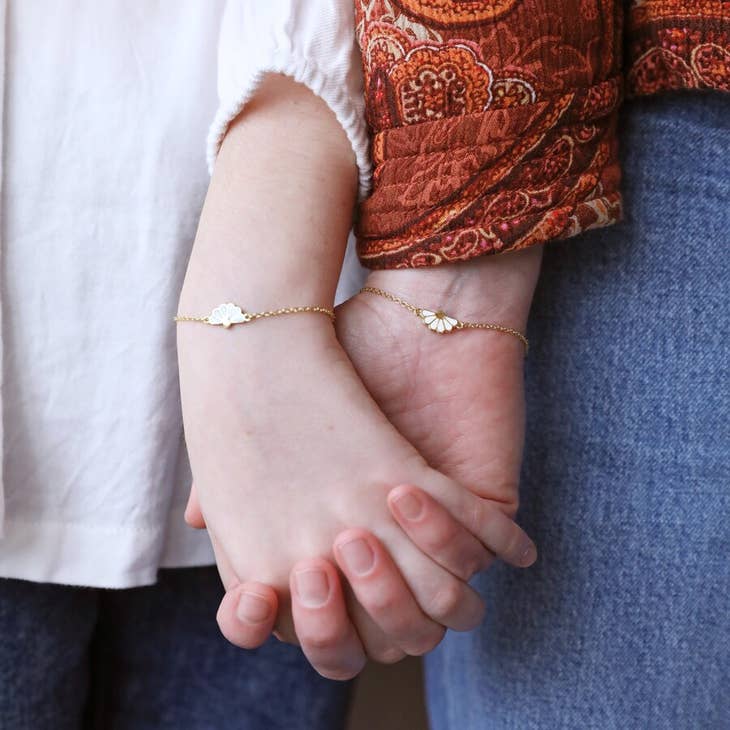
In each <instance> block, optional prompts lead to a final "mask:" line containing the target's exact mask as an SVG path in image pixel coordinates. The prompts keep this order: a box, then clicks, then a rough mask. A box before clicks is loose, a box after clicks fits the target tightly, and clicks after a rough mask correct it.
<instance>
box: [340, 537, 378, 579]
mask: <svg viewBox="0 0 730 730" xmlns="http://www.w3.org/2000/svg"><path fill="white" fill-rule="evenodd" d="M338 549H339V551H340V555H342V558H343V560H344V561H345V562H346V563H347V565H348V567H349V568H350V570H351V571H352V572H353V573H355V574H356V575H365V574H366V573H368V572H369V571H370V569H371V568H372V567H373V563H375V553H374V552H373V550H372V548H371V547H370V545H368V544H367V543H366V542H365V540H363V539H361V538H359V537H358V538H356V539H355V540H350V541H349V542H345V543H342V544H341V545H339V546H338Z"/></svg>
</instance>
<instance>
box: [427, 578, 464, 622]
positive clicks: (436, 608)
mask: <svg viewBox="0 0 730 730" xmlns="http://www.w3.org/2000/svg"><path fill="white" fill-rule="evenodd" d="M461 600H462V589H461V586H460V584H459V583H458V582H456V581H449V582H448V583H446V585H444V586H443V587H442V588H440V589H439V590H438V591H436V593H435V594H434V595H433V597H432V598H431V600H430V601H429V605H428V609H429V610H428V611H427V613H428V615H429V616H430V617H431V618H432V619H434V620H435V621H438V622H440V623H443V622H444V620H446V619H448V618H449V617H450V616H452V615H453V614H454V612H455V611H456V610H457V609H458V607H459V604H460V603H461Z"/></svg>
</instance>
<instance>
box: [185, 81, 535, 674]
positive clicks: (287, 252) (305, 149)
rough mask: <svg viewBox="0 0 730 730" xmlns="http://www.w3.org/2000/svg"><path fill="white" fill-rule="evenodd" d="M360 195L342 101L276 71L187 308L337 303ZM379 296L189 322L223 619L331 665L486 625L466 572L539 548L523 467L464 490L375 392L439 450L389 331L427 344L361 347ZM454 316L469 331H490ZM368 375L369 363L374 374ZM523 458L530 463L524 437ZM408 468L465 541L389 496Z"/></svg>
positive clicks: (197, 453)
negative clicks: (270, 314) (244, 319)
mask: <svg viewBox="0 0 730 730" xmlns="http://www.w3.org/2000/svg"><path fill="white" fill-rule="evenodd" d="M272 138H273V139H276V140H277V144H276V145H272V144H271V139H272ZM354 194H355V169H354V164H353V160H352V153H351V150H350V148H349V143H348V142H347V140H346V139H345V138H344V134H343V133H342V130H341V128H340V127H339V125H338V124H337V122H336V120H335V119H334V117H333V116H332V115H331V113H330V112H329V110H328V109H327V108H326V107H325V106H324V104H323V102H321V101H320V100H319V99H317V98H316V97H314V96H313V95H312V94H311V93H310V92H309V91H307V90H306V89H304V88H303V87H299V86H298V85H297V84H295V83H294V82H292V81H290V80H289V79H285V78H282V77H277V76H271V77H270V78H269V80H268V81H267V82H266V83H265V84H264V85H263V87H262V89H261V91H260V93H259V95H258V97H257V101H256V102H254V104H253V105H251V106H250V107H249V108H248V110H247V112H246V115H245V116H243V117H241V118H239V119H238V120H237V121H236V122H235V123H234V124H233V125H232V126H231V128H230V130H229V132H228V134H227V135H226V138H225V140H224V143H223V146H222V148H221V151H220V154H219V157H218V161H217V164H216V171H215V173H214V176H213V179H212V181H211V187H210V190H209V193H208V197H207V199H206V203H205V206H204V210H203V214H202V217H201V221H200V226H199V230H198V234H197V237H196V242H195V246H194V248H193V253H192V255H191V259H190V263H189V267H188V272H187V275H186V279H185V284H184V286H183V290H182V293H181V297H180V305H179V311H180V312H186V313H192V312H200V313H205V312H209V311H210V309H211V308H212V306H214V305H215V304H218V303H219V302H220V301H221V300H222V299H229V300H233V301H236V302H237V303H240V304H242V305H243V306H244V307H245V306H246V305H247V304H249V306H250V307H251V308H252V309H254V308H255V309H256V310H263V309H270V308H276V307H278V306H281V305H282V304H283V303H285V304H291V305H294V304H314V303H316V304H322V305H325V306H326V305H327V304H328V303H330V302H331V301H332V298H333V296H334V288H335V285H336V281H337V277H338V274H339V269H340V266H341V260H342V253H343V249H344V241H345V239H346V234H347V231H348V229H349V225H350V218H349V211H350V210H351V209H352V205H353V202H354ZM242 220H245V221H246V225H245V226H242V225H241V221H242ZM272 220H274V221H276V225H274V226H272V225H271V221H272ZM262 241H265V245H262ZM302 262H306V267H303V266H302ZM307 272H311V273H309V274H307ZM457 289H458V287H457ZM282 292H286V301H285V302H283V301H282ZM382 304H388V307H392V306H393V305H391V304H390V303H386V302H383V303H382ZM377 306H380V305H379V304H375V303H374V302H366V301H365V300H364V298H362V299H359V300H357V301H353V302H351V305H349V310H348V309H343V310H342V311H341V313H342V317H341V318H340V319H341V320H342V322H343V324H342V325H341V326H340V329H339V330H338V333H337V335H339V337H340V340H338V339H337V337H336V333H335V331H334V329H333V328H332V325H331V324H330V323H329V321H328V320H327V319H326V318H325V317H323V316H321V315H292V316H286V317H281V318H273V319H269V320H265V321H260V322H255V323H253V324H250V325H245V326H242V327H234V328H232V329H231V330H224V329H223V328H214V327H209V326H204V325H199V324H192V323H186V324H185V325H182V326H180V327H179V328H178V355H179V368H180V386H181V396H182V406H183V417H184V422H185V435H186V442H187V447H188V452H189V455H190V460H191V465H192V468H193V474H194V478H195V484H196V495H195V500H194V503H193V505H192V507H191V511H190V514H191V515H192V518H191V521H196V519H197V521H198V522H200V523H205V524H206V525H207V528H208V531H209V533H210V536H211V540H212V543H213V546H214V550H215V553H216V559H217V563H218V567H219V571H220V573H221V577H222V579H223V583H224V585H225V587H226V589H227V590H228V594H227V595H226V598H225V599H224V601H223V603H222V605H221V608H220V611H219V614H218V622H219V625H220V627H221V630H222V631H223V633H224V635H226V636H227V637H228V638H229V639H230V640H231V641H233V642H234V643H236V644H238V645H240V646H255V645H257V644H258V643H261V642H262V641H263V640H264V639H265V638H266V637H267V636H268V635H269V633H270V631H271V630H272V628H275V629H276V631H277V632H278V635H280V636H281V637H282V638H285V639H287V640H290V641H297V640H298V641H299V642H300V643H301V645H302V648H303V649H304V651H305V653H306V654H307V656H308V657H309V658H310V661H312V663H313V664H314V665H315V667H316V668H317V669H318V670H319V671H320V672H322V673H323V674H325V676H330V677H333V678H343V679H344V678H348V677H351V676H354V674H356V673H357V672H358V671H359V669H360V668H361V667H362V664H363V662H364V661H365V657H366V656H370V657H372V658H375V659H377V660H380V661H386V662H387V661H395V660H397V659H398V658H400V657H401V656H403V654H404V653H409V654H421V653H424V652H425V651H428V650H430V649H431V648H433V646H435V645H436V644H437V643H438V642H439V641H440V639H441V637H442V635H443V632H444V629H445V627H450V628H453V629H456V630H468V629H470V628H473V627H474V626H475V625H477V624H478V622H479V621H480V619H481V616H482V612H483V605H482V602H481V600H480V599H479V597H478V596H477V595H476V594H475V593H474V592H473V591H472V589H471V588H470V587H469V586H468V585H467V584H466V582H465V578H466V577H468V575H467V574H468V573H470V572H471V571H473V570H476V569H479V568H482V567H484V566H485V565H486V564H487V563H488V561H489V557H490V555H489V553H490V552H491V553H498V554H500V556H501V557H503V558H505V559H506V560H508V561H510V562H512V563H514V564H517V565H527V564H530V563H531V562H533V561H534V557H535V550H534V546H533V545H532V543H531V542H530V541H529V538H527V536H526V535H525V534H524V533H523V532H522V531H521V530H520V529H519V528H518V527H517V526H516V525H515V523H514V522H513V521H512V520H511V519H510V517H511V516H512V515H513V513H514V506H515V502H514V499H513V498H512V496H511V493H510V492H509V490H510V489H512V488H513V487H514V485H515V484H516V481H515V480H512V481H510V482H509V484H507V482H504V481H501V482H500V483H499V487H497V488H495V489H496V491H494V492H493V493H492V492H490V496H488V497H486V498H485V496H484V494H481V493H480V492H479V488H476V487H474V486H473V485H471V488H470V489H467V488H465V487H464V486H462V485H461V484H459V483H458V482H457V481H455V480H453V479H450V478H449V477H447V476H445V475H444V474H443V473H441V472H439V471H437V470H436V469H434V468H433V466H432V465H429V463H427V460H426V459H424V457H423V456H422V455H421V454H420V453H419V451H418V450H417V449H416V448H414V446H413V445H412V444H411V443H409V441H408V437H404V433H403V432H402V431H399V428H400V427H398V428H396V426H395V425H394V424H393V423H392V422H391V421H389V420H388V418H386V415H384V413H383V411H382V410H381V409H380V408H379V407H378V404H377V403H376V401H375V400H374V399H373V396H375V397H376V399H377V398H380V399H381V400H382V401H383V402H385V403H390V405H391V406H392V407H390V413H389V417H390V418H391V419H396V420H398V419H400V422H401V424H402V425H403V426H404V427H405V428H406V429H408V428H410V429H411V431H412V433H413V434H414V435H415V436H416V437H420V438H421V440H422V441H423V445H424V447H425V448H427V449H435V448H436V446H437V442H433V443H432V442H430V441H428V442H427V441H426V440H425V439H424V438H423V432H422V431H419V429H423V427H424V421H423V420H421V419H419V418H414V417H413V414H414V413H419V412H420V413H424V414H426V416H427V418H428V419H432V418H433V415H434V414H433V413H429V409H426V408H424V406H423V402H422V401H421V400H418V399H415V400H413V399H412V398H411V396H410V395H409V394H408V393H405V392H404V391H403V387H402V384H399V383H398V382H397V381H396V380H394V379H390V380H389V379H388V378H386V377H385V374H386V373H387V372H389V371H390V372H392V370H393V368H392V359H391V360H390V361H389V362H386V352H385V350H384V349H383V348H385V347H388V348H390V357H391V358H392V357H393V355H394V354H395V355H396V357H399V358H402V357H403V353H405V352H406V350H408V351H412V352H414V353H416V355H417V356H418V357H421V354H420V350H419V349H418V348H413V347H411V345H409V344H407V343H405V339H404V347H405V349H404V350H403V352H400V351H398V350H395V349H393V343H394V340H393V339H392V338H393V337H394V336H395V337H397V338H400V337H401V336H403V337H404V338H405V337H406V335H404V334H402V333H398V332H390V333H388V332H387V329H382V328H380V329H382V332H383V333H385V334H386V335H387V336H386V337H384V338H383V339H382V340H381V344H378V342H375V343H374V347H372V348H370V349H368V348H367V347H360V346H359V345H358V342H361V343H364V342H365V340H363V338H362V336H363V333H364V332H365V333H366V332H370V331H372V322H373V318H374V317H378V316H380V315H378V314H377V310H376V309H374V307H377ZM394 314H395V312H393V310H392V309H391V310H390V312H389V315H388V316H391V315H394ZM402 314H404V313H401V312H398V315H400V316H402ZM393 321H398V320H397V319H395V320H393ZM348 322H349V323H350V324H348ZM343 327H344V329H343ZM424 334H425V335H427V336H430V337H435V336H434V335H431V334H430V333H427V332H425V331H420V332H419V335H424ZM460 334H463V335H464V340H465V341H466V336H467V335H472V334H477V333H460ZM480 334H481V333H480ZM340 342H343V343H345V345H346V346H347V347H348V348H349V351H350V358H348V356H347V355H346V354H345V351H344V350H343V348H342V345H341V344H340ZM505 344H506V343H505ZM510 344H511V347H512V352H514V351H515V350H516V348H515V343H510ZM517 344H519V343H517ZM500 357H502V355H500ZM505 357H506V356H505ZM512 357H513V358H514V355H513V356H512ZM351 358H352V359H351ZM358 362H359V363H360V364H359V366H358ZM368 362H372V363H373V365H374V366H375V367H374V369H373V370H370V369H369V367H370V366H369V365H368ZM424 362H425V360H424ZM353 363H354V364H353ZM368 373H370V374H371V375H370V376H368ZM361 378H365V379H368V378H369V380H370V383H369V384H367V387H366V384H364V383H363V380H361ZM424 382H426V381H425V380H424ZM510 382H511V381H510ZM369 389H370V392H368V391H369ZM373 391H375V392H373ZM371 394H372V395H371ZM445 397H446V395H445V396H444V398H445ZM445 402H446V401H445ZM445 413H448V411H445ZM500 418H505V416H500ZM506 418H508V420H509V417H506ZM517 420H518V421H519V419H517ZM519 423H520V424H521V421H519ZM520 428H521V426H520ZM518 430H519V429H518ZM464 443H465V444H468V443H470V442H468V441H465V442H464ZM419 448H420V447H419ZM513 451H515V450H514V449H513ZM449 453H451V452H450V451H449ZM450 458H451V457H450ZM453 458H455V459H456V461H459V459H460V457H458V453H457V454H456V455H455V456H454V457H453ZM510 459H511V460H512V461H514V460H515V459H517V462H516V463H518V458H517V455H516V453H513V454H512V455H511V456H510ZM449 463H451V462H449ZM454 463H455V462H454ZM510 463H511V462H510ZM408 485H418V487H419V488H420V489H422V490H424V492H425V493H427V494H429V495H431V498H432V500H429V501H428V502H427V505H428V506H429V509H430V512H429V514H430V515H431V517H430V522H429V524H439V525H441V529H443V530H446V529H448V530H451V533H450V535H451V537H452V538H454V537H455V536H457V538H455V539H456V542H457V543H459V541H460V542H461V544H462V547H461V548H459V549H458V551H457V553H452V554H446V552H444V550H443V549H442V548H443V546H442V545H440V544H439V545H435V544H433V543H432V542H429V540H431V539H432V537H429V535H430V532H428V531H427V530H425V529H424V528H423V526H421V527H420V528H419V527H416V526H415V525H411V524H410V523H409V522H405V523H404V520H403V515H402V514H401V513H400V512H398V510H395V511H394V512H393V513H392V512H391V509H390V507H391V506H392V505H395V504H396V502H397V501H398V500H395V497H394V496H392V495H391V498H390V500H389V499H388V494H389V492H390V491H391V490H392V488H393V487H394V486H400V487H401V493H400V496H401V501H398V502H399V503H400V504H401V505H403V504H405V503H404V502H402V498H403V497H404V496H407V495H406V494H404V493H403V490H406V491H408V490H409V489H411V487H410V486H408ZM495 495H496V499H495V498H494V496H495ZM395 496H397V494H396V495H395ZM439 505H441V506H439ZM196 511H197V512H198V516H197V517H196V515H195V514H194V513H195V512H196ZM394 515H395V516H394ZM396 516H397V517H398V519H400V523H401V524H407V525H409V527H408V529H406V530H404V529H402V527H401V524H399V521H398V519H396ZM198 517H199V519H198ZM419 541H420V543H421V544H422V546H423V547H424V549H420V548H419V547H418V545H419ZM449 542H451V539H450V540H449ZM484 545H486V546H487V547H488V548H489V550H486V549H485V547H484ZM424 550H425V551H424ZM462 550H463V551H464V555H463V556H462V554H461V551H462ZM429 551H430V552H431V553H433V554H434V557H431V555H429ZM467 552H469V553H470V554H469V555H466V553H467ZM472 553H473V554H472ZM462 558H463V560H466V562H465V563H463V564H462V562H463V560H462ZM335 565H336V566H337V568H339V571H341V575H342V576H344V577H346V578H347V581H346V582H343V581H342V579H341V577H340V574H338V571H337V568H336V567H335ZM464 565H467V566H468V568H464Z"/></svg>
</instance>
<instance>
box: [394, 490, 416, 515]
mask: <svg viewBox="0 0 730 730" xmlns="http://www.w3.org/2000/svg"><path fill="white" fill-rule="evenodd" d="M393 506H394V507H395V508H396V510H397V512H398V513H399V514H400V515H401V517H403V518H404V519H406V520H410V521H411V522H414V521H415V520H417V519H418V518H419V517H420V516H421V515H422V514H423V500H422V499H421V498H420V497H418V496H417V495H415V494H413V493H412V492H407V493H406V494H404V495H403V496H402V497H398V498H397V499H395V500H393Z"/></svg>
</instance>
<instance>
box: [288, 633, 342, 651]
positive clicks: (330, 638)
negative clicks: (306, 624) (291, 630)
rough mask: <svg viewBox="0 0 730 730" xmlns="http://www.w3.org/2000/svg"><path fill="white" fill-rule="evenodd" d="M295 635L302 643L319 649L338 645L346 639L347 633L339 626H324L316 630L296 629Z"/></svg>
mask: <svg viewBox="0 0 730 730" xmlns="http://www.w3.org/2000/svg"><path fill="white" fill-rule="evenodd" d="M297 635H298V637H299V641H300V642H301V643H302V645H306V646H307V647H308V648H310V649H314V650H320V651H321V650H324V649H331V648H333V647H337V646H340V645H342V644H343V643H344V642H345V641H346V639H347V633H346V632H345V631H343V630H342V629H341V628H339V627H325V628H324V629H320V630H318V631H312V630H308V629H304V630H298V631H297Z"/></svg>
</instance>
